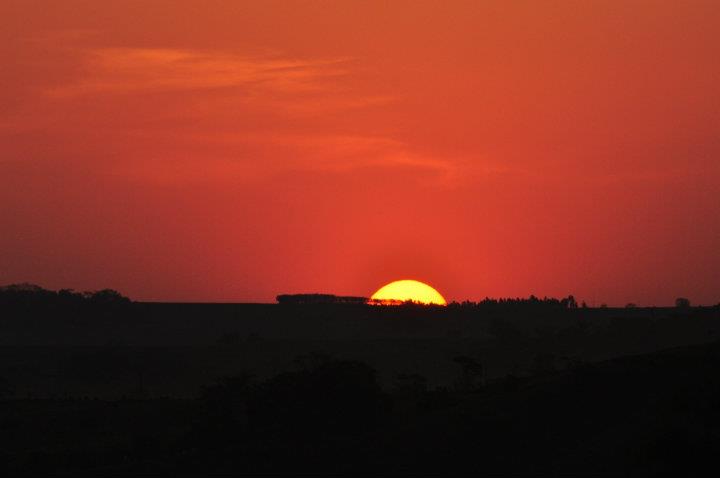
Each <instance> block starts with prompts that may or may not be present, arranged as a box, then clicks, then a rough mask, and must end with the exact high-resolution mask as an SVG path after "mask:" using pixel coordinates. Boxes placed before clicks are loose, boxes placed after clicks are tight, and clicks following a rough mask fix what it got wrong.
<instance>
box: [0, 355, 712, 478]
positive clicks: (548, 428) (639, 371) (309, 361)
mask: <svg viewBox="0 0 720 478" xmlns="http://www.w3.org/2000/svg"><path fill="white" fill-rule="evenodd" d="M718 367H720V344H717V343H713V344H708V345H702V346H693V347H685V348H679V349H673V350H668V351H663V352H660V353H654V354H648V355H641V356H633V357H625V358H619V359H614V360H610V361H605V362H600V363H596V364H579V365H577V366H575V367H572V368H571V369H568V370H566V371H562V372H552V373H546V374H539V375H536V376H530V377H515V376H507V377H504V378H502V379H497V380H491V381H488V382H487V383H484V384H483V383H480V382H477V383H476V382H473V380H472V373H473V372H472V370H469V371H468V374H469V378H470V379H471V380H468V381H466V382H464V383H462V384H461V383H459V384H458V385H457V386H456V387H453V388H430V387H428V386H427V384H426V382H425V381H424V380H423V378H422V377H420V376H416V375H409V376H405V377H401V379H400V380H399V382H398V383H397V385H396V386H395V387H393V388H391V389H383V388H382V387H381V386H380V385H379V384H378V382H377V378H376V373H375V370H374V369H373V368H372V367H370V366H368V365H366V364H364V363H362V362H357V361H350V360H340V359H333V358H331V357H326V356H323V355H308V356H303V357H299V358H298V359H297V361H296V363H295V366H294V367H293V368H291V369H290V370H288V371H285V372H282V373H279V374H277V375H275V376H273V377H271V378H268V379H265V380H257V379H254V378H253V377H251V376H248V375H235V376H228V377H224V378H222V379H220V380H218V381H217V382H215V383H214V384H211V385H209V386H208V387H206V388H204V390H203V391H202V393H201V394H200V395H199V396H198V398H196V399H192V400H189V399H186V400H181V399H172V398H156V399H142V400H141V399H123V400H112V401H109V400H88V399H77V398H74V399H54V400H51V399H46V400H28V399H22V400H10V401H5V402H3V403H2V408H1V409H0V410H1V411H0V424H2V431H3V433H2V435H1V437H2V438H0V440H1V446H2V460H1V462H2V466H3V467H4V468H5V470H4V471H6V472H11V473H17V472H19V471H23V472H67V473H70V472H72V473H80V472H83V471H84V472H87V473H88V474H95V473H97V472H113V473H117V474H129V475H131V474H137V473H148V472H153V473H173V474H188V473H189V474H200V473H236V474H242V473H251V472H263V473H288V474H296V473H309V472H313V473H323V472H348V473H357V472H378V471H383V472H385V473H391V474H392V473H398V474H400V473H407V472H430V473H437V474H444V473H448V472H452V471H475V472H499V473H573V474H605V473H608V474H618V473H623V474H625V473H627V474H630V475H635V476H648V475H654V474H657V473H659V472H678V473H679V472H683V473H692V472H693V471H699V470H702V469H707V468H704V467H707V466H712V465H713V464H714V463H715V459H716V457H717V453H719V452H720V442H719V441H718V436H719V434H720V410H719V408H718V404H719V403H720V376H719V375H718V374H717V372H716V371H717V370H718Z"/></svg>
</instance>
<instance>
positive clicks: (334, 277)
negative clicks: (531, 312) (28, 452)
mask: <svg viewBox="0 0 720 478" xmlns="http://www.w3.org/2000/svg"><path fill="white" fill-rule="evenodd" d="M719 32H720V3H718V2H717V1H716V0H709V1H692V0H690V1H679V0H678V1H661V0H652V1H650V0H648V1H604V0H603V1H584V2H580V1H548V2H538V1H534V0H532V1H531V0H528V1H506V0H502V1H501V0H498V1H467V2H464V1H462V2H461V1H455V2H449V1H442V2H440V1H438V2H423V1H417V0H415V1H392V2H371V1H367V0H363V1H357V2H350V1H326V2H319V1H315V2H291V1H278V2H274V1H267V0H262V1H253V2H251V1H242V2H229V1H224V0H223V1H208V0H203V1H199V0H198V1H195V0H193V1H189V0H141V1H132V0H124V1H120V0H115V1H97V0H86V1H79V0H57V1H53V0H45V1H35V2H30V1H27V0H3V1H2V2H1V3H0V64H1V65H2V71H0V153H1V154H0V284H3V283H10V282H20V281H29V282H35V283H39V284H40V285H43V286H45V287H49V288H60V287H72V288H76V289H80V290H84V289H97V288H104V287H111V288H115V289H118V290H120V291H122V292H123V293H125V294H128V295H130V296H131V297H133V298H136V299H152V300H184V301H191V300H202V301H206V300H218V301H271V300H273V299H274V296H275V295H276V294H278V293H292V292H316V291H317V292H330V293H338V294H354V295H365V294H371V293H372V292H373V291H374V290H376V289H377V288H378V287H379V286H381V285H383V284H384V283H387V282H389V281H391V280H395V279H401V278H415V279H419V280H424V281H427V282H429V283H430V284H432V285H433V286H435V287H436V288H437V289H438V290H439V291H440V292H441V293H442V294H443V295H444V296H445V297H446V298H447V299H448V300H464V299H473V300H475V299H480V298H483V297H485V296H527V295H529V294H536V295H540V296H543V295H552V296H561V295H567V294H569V293H573V294H575V295H576V296H577V297H579V298H581V299H585V300H587V301H588V303H593V302H595V303H598V304H599V303H601V302H607V303H609V304H615V305H624V304H625V303H626V302H630V301H632V302H636V303H639V304H669V303H672V302H673V301H674V299H675V297H677V296H687V297H689V298H690V299H691V300H692V301H693V302H698V303H706V304H710V303H713V304H714V303H717V302H718V301H720V252H719V251H720V186H719V185H720V156H719V154H720V126H719V125H720V88H719V87H718V85H719V84H720V61H718V58H720V33H719Z"/></svg>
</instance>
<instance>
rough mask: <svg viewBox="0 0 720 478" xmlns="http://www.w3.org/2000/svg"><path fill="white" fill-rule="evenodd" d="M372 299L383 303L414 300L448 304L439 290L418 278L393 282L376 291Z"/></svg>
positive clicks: (423, 302)
mask: <svg viewBox="0 0 720 478" xmlns="http://www.w3.org/2000/svg"><path fill="white" fill-rule="evenodd" d="M370 300H371V301H372V302H375V303H381V304H394V303H399V302H406V301H412V302H418V303H421V304H436V305H447V301H445V298H444V297H443V296H442V295H440V293H439V292H438V291H436V290H435V289H433V288H432V287H430V286H429V285H427V284H423V283H422V282H419V281H416V280H398V281H395V282H391V283H389V284H388V285H386V286H383V287H381V288H380V289H379V290H378V291H377V292H375V293H374V294H373V295H372V297H370Z"/></svg>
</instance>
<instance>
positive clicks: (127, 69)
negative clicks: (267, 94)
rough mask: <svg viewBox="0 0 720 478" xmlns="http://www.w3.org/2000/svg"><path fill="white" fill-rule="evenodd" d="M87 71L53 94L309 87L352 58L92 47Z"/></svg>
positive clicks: (334, 73)
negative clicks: (301, 57)
mask: <svg viewBox="0 0 720 478" xmlns="http://www.w3.org/2000/svg"><path fill="white" fill-rule="evenodd" d="M83 53H84V56H85V61H86V64H85V71H86V75H84V76H83V77H82V78H81V79H80V80H79V81H78V82H76V83H74V84H70V85H62V86H56V87H54V88H52V89H51V90H49V93H50V94H51V95H53V96H60V97H63V96H76V95H82V94H91V93H123V92H136V91H153V90H160V91H177V90H198V89H213V88H228V87H238V86H245V87H253V86H255V87H260V88H264V89H271V90H274V91H277V92H289V93H292V92H300V91H304V92H307V91H309V90H317V89H319V88H321V83H322V80H324V79H328V78H332V77H338V76H343V75H346V74H348V68H347V66H346V64H347V62H348V61H350V60H349V59H348V58H334V59H321V60H297V59H287V58H273V57H253V56H243V55H240V54H233V53H228V52H218V51H196V50H182V49H161V48H98V49H91V50H86V51H84V52H83Z"/></svg>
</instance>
